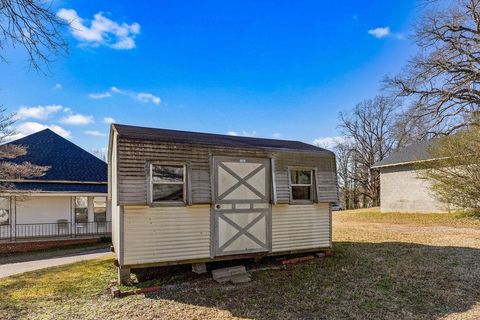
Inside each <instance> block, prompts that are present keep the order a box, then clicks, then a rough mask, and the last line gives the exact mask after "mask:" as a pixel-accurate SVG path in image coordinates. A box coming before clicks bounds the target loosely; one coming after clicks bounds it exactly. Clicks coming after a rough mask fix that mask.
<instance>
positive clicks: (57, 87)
mask: <svg viewBox="0 0 480 320" xmlns="http://www.w3.org/2000/svg"><path fill="white" fill-rule="evenodd" d="M62 88H63V86H62V84H61V83H55V85H54V86H53V89H55V90H62Z"/></svg>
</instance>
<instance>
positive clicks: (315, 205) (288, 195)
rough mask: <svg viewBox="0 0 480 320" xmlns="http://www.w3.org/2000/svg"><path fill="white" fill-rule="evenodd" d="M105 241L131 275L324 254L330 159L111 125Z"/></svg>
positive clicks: (332, 192)
mask: <svg viewBox="0 0 480 320" xmlns="http://www.w3.org/2000/svg"><path fill="white" fill-rule="evenodd" d="M108 164H109V193H108V194H109V196H108V199H109V202H110V203H111V208H112V229H113V230H112V233H113V234H112V237H113V246H114V251H115V256H116V260H115V261H116V262H115V263H116V265H117V266H118V269H119V278H120V280H121V281H123V280H125V278H126V277H128V276H129V273H130V269H132V268H142V267H150V266H162V265H173V264H189V263H204V262H210V261H216V260H226V259H235V258H243V257H254V256H257V255H275V254H285V253H293V252H301V251H315V250H321V249H327V248H331V246H332V220H331V204H332V203H333V202H336V201H337V199H338V193H337V179H336V164H335V155H334V153H333V152H331V151H328V150H325V149H322V148H318V147H316V146H313V145H309V144H306V143H303V142H299V141H286V140H274V139H260V138H249V137H238V136H229V135H218V134H209V133H197V132H185V131H176V130H166V129H155V128H143V127H135V126H128V125H120V124H113V125H112V126H111V130H110V141H109V161H108Z"/></svg>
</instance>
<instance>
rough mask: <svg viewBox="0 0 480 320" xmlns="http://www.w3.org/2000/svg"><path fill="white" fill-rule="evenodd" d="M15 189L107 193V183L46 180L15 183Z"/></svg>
mask: <svg viewBox="0 0 480 320" xmlns="http://www.w3.org/2000/svg"><path fill="white" fill-rule="evenodd" d="M14 187H15V188H14V190H22V191H25V190H28V191H39V192H40V191H41V192H87V193H107V192H108V190H107V184H106V183H105V184H86V183H85V184H84V183H45V182H21V183H14Z"/></svg>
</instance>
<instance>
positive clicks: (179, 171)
mask: <svg viewBox="0 0 480 320" xmlns="http://www.w3.org/2000/svg"><path fill="white" fill-rule="evenodd" d="M152 179H153V182H154V183H159V182H160V183H161V182H163V183H165V182H167V183H168V182H183V166H163V165H152Z"/></svg>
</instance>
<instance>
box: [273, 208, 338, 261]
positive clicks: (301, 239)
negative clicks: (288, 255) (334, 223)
mask: <svg viewBox="0 0 480 320" xmlns="http://www.w3.org/2000/svg"><path fill="white" fill-rule="evenodd" d="M330 226H331V225H330V205H329V204H328V203H320V204H309V205H286V204H285V205H274V206H273V207H272V251H273V252H281V251H289V250H298V249H310V248H319V247H322V248H327V247H330V240H331V239H330V236H331V233H330Z"/></svg>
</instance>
